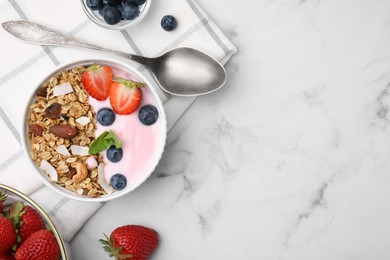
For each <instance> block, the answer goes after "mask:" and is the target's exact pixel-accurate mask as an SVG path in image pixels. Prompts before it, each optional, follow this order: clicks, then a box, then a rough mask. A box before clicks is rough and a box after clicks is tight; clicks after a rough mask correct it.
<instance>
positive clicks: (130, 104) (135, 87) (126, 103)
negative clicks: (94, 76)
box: [110, 78, 144, 115]
mask: <svg viewBox="0 0 390 260" xmlns="http://www.w3.org/2000/svg"><path fill="white" fill-rule="evenodd" d="M143 86H144V84H143V83H140V82H135V81H131V80H127V79H124V78H115V79H114V83H113V84H112V86H111V89H110V103H111V106H112V109H114V111H115V113H117V114H118V115H128V114H131V113H132V112H134V111H135V110H137V108H138V106H139V104H140V103H141V98H142V91H141V89H140V88H141V87H143Z"/></svg>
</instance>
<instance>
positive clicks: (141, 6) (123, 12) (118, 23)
mask: <svg viewBox="0 0 390 260" xmlns="http://www.w3.org/2000/svg"><path fill="white" fill-rule="evenodd" d="M80 1H81V6H82V8H83V11H84V13H85V14H86V15H87V17H88V18H89V19H90V20H91V21H92V22H94V23H95V24H97V25H99V26H101V27H103V28H106V29H110V30H126V29H129V28H131V27H134V26H135V25H137V24H138V23H139V22H141V21H142V20H143V19H144V18H145V16H146V15H147V13H148V11H149V8H150V5H151V0H80Z"/></svg>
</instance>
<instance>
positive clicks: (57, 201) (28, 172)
mask: <svg viewBox="0 0 390 260" xmlns="http://www.w3.org/2000/svg"><path fill="white" fill-rule="evenodd" d="M149 1H151V0H149ZM79 5H80V4H79V1H68V2H67V4H66V5H64V4H63V1H60V0H40V1H39V4H38V2H36V1H15V0H9V1H5V0H0V17H1V18H0V19H1V20H0V22H4V21H8V20H17V19H28V20H33V21H35V22H39V23H42V24H45V25H48V26H51V27H53V28H56V29H59V30H60V31H62V32H65V33H68V34H70V35H73V36H75V37H77V38H79V39H82V40H85V41H88V42H91V43H95V44H99V45H103V46H105V47H109V48H112V49H117V50H121V51H127V52H132V53H135V54H140V55H145V56H156V55H158V54H161V53H162V52H164V51H166V50H168V49H171V48H173V47H176V46H191V47H196V48H198V49H201V50H203V51H205V52H207V53H209V54H211V55H212V56H214V57H215V58H216V59H218V60H220V61H221V62H222V63H223V64H225V63H226V62H227V61H228V60H229V59H230V58H231V56H232V55H233V54H234V53H235V52H236V48H235V46H234V45H233V44H232V43H231V42H230V41H229V39H227V38H226V36H225V35H224V34H223V32H222V31H221V30H220V29H219V28H218V26H217V25H216V24H215V23H214V22H213V21H212V20H211V19H210V17H209V16H207V14H206V13H205V12H204V11H203V10H202V9H201V7H200V6H199V5H198V4H197V3H196V2H195V1H194V0H154V1H153V2H152V5H151V8H150V10H149V13H148V15H147V17H146V18H145V19H144V20H143V21H142V22H141V23H140V24H138V25H137V26H136V27H135V28H131V29H129V30H127V31H121V32H118V31H109V30H106V29H103V28H100V27H98V26H97V25H95V24H93V23H92V22H90V21H89V20H88V19H87V18H86V16H85V15H84V13H83V12H82V11H81V7H80V6H79ZM58 7H61V8H58ZM167 14H170V15H173V16H175V17H176V19H177V21H178V27H177V28H176V29H175V30H174V31H171V32H166V31H164V30H163V29H162V28H161V26H160V21H161V18H162V17H163V16H164V15H167ZM0 42H1V43H2V44H1V45H2V47H1V48H0V57H2V58H1V61H0V91H1V92H0V93H1V94H0V147H1V149H0V182H1V183H4V184H7V185H10V186H12V187H14V188H16V189H19V190H21V191H22V192H24V193H26V194H30V195H31V197H32V198H33V199H34V200H35V201H36V202H38V203H39V204H40V205H41V206H42V207H43V208H44V209H45V210H46V211H47V212H48V213H49V215H50V216H51V217H52V219H53V220H54V222H55V223H56V225H57V226H58V229H59V230H60V232H61V234H62V236H63V237H64V239H65V240H67V241H70V240H71V239H72V237H73V236H74V234H75V233H76V232H77V231H78V230H79V228H80V227H81V226H82V225H83V223H84V222H85V221H86V220H88V218H89V217H90V216H92V215H93V214H94V213H95V212H96V210H98V209H99V208H100V206H101V205H102V204H101V203H83V202H79V201H73V200H70V199H67V198H65V197H63V196H62V195H59V194H57V193H55V192H54V191H52V190H51V189H49V188H47V187H44V186H43V184H42V183H41V181H40V180H39V179H38V178H37V176H36V175H35V174H34V173H33V172H32V171H33V169H31V168H30V167H29V163H28V161H27V160H28V158H27V155H26V154H24V152H23V150H22V147H21V141H20V135H21V126H22V123H23V119H22V117H23V114H24V104H26V102H27V99H28V97H29V95H30V93H31V92H30V91H31V88H32V87H33V86H35V85H36V84H38V82H40V80H41V79H42V77H43V76H45V74H47V73H48V70H52V68H53V67H55V66H58V65H60V64H63V63H65V62H69V61H71V60H72V59H74V58H80V57H86V58H92V57H95V58H96V57H104V56H106V54H100V53H98V55H99V56H97V53H96V52H91V51H87V50H71V49H66V48H48V47H41V46H35V45H29V44H25V43H22V42H21V41H19V40H16V39H15V38H13V37H11V36H10V35H8V34H7V33H6V32H5V31H4V30H0ZM136 66H139V65H136ZM139 68H140V69H141V70H143V71H144V72H145V73H146V75H147V77H148V78H149V79H150V80H153V79H152V77H151V75H150V74H149V72H147V71H145V70H144V69H143V68H142V67H140V66H139ZM156 86H157V84H156ZM157 91H158V92H159V95H160V97H161V99H162V100H163V102H164V107H165V110H166V114H167V120H168V130H169V129H171V128H172V126H173V125H174V124H175V123H176V122H177V120H178V119H180V117H181V116H182V114H183V113H184V112H185V111H186V109H187V108H188V107H189V106H190V104H191V103H192V102H193V101H194V99H195V98H180V97H174V96H170V95H167V94H166V93H163V92H162V91H161V90H160V89H157Z"/></svg>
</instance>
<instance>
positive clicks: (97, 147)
mask: <svg viewBox="0 0 390 260" xmlns="http://www.w3.org/2000/svg"><path fill="white" fill-rule="evenodd" d="M113 142H114V144H115V147H116V148H117V149H118V148H121V147H122V144H121V142H120V141H119V139H118V138H117V137H116V136H115V134H114V132H112V131H110V132H107V131H104V132H103V133H101V134H100V135H99V136H98V138H96V140H95V141H93V142H92V144H91V146H90V147H89V149H88V153H89V154H98V153H100V152H102V151H104V150H106V149H108V148H110V146H111V144H112V143H113Z"/></svg>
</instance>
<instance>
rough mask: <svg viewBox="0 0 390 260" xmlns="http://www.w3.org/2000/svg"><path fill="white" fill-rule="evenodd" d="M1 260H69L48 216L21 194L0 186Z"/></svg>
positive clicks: (66, 247) (65, 247) (62, 242)
mask: <svg viewBox="0 0 390 260" xmlns="http://www.w3.org/2000/svg"><path fill="white" fill-rule="evenodd" d="M0 213H1V214H0V259H16V260H23V259H29V260H41V259H53V260H56V259H61V260H65V259H71V258H70V257H71V256H70V252H69V250H68V246H67V244H66V243H65V242H64V240H63V239H62V237H61V235H60V233H59V232H58V230H57V229H56V227H55V224H54V223H53V221H52V220H51V219H50V217H49V216H48V214H47V213H46V212H45V211H44V210H43V209H42V208H41V207H40V206H39V205H38V204H37V203H36V202H35V201H33V200H32V199H31V198H29V197H28V196H27V195H25V194H23V193H22V192H20V191H18V190H16V189H14V188H12V187H9V186H6V185H3V184H0Z"/></svg>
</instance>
